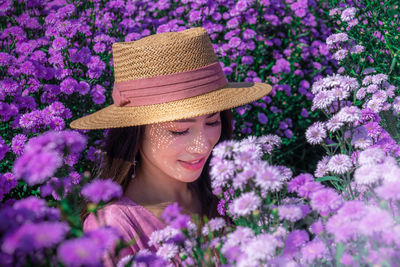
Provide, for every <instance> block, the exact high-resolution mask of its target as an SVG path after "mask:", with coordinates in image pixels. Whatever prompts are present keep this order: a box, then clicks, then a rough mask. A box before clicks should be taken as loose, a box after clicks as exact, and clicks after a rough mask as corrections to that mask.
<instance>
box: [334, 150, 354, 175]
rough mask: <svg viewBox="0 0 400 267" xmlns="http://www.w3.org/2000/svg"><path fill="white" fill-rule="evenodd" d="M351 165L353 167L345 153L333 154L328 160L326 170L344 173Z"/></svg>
mask: <svg viewBox="0 0 400 267" xmlns="http://www.w3.org/2000/svg"><path fill="white" fill-rule="evenodd" d="M351 167H353V163H352V162H351V158H350V157H349V156H347V155H345V154H339V155H334V156H332V157H331V158H330V159H329V162H328V170H329V171H331V172H334V173H337V174H345V173H346V172H348V171H349V170H350V169H351Z"/></svg>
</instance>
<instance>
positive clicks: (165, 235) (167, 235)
mask: <svg viewBox="0 0 400 267" xmlns="http://www.w3.org/2000/svg"><path fill="white" fill-rule="evenodd" d="M178 234H180V230H178V229H176V228H174V227H171V226H170V225H167V226H166V227H165V228H163V229H161V230H157V231H154V232H153V233H151V235H150V238H149V242H148V244H149V245H150V246H156V245H160V244H162V243H165V242H168V241H169V240H170V239H172V238H174V237H175V236H177V235H178Z"/></svg>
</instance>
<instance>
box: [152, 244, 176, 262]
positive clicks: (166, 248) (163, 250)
mask: <svg viewBox="0 0 400 267" xmlns="http://www.w3.org/2000/svg"><path fill="white" fill-rule="evenodd" d="M177 253H178V246H176V245H175V244H173V243H165V244H162V245H161V246H160V247H159V249H158V250H157V256H159V257H161V258H163V259H165V260H169V259H172V258H173V257H175V255H176V254H177Z"/></svg>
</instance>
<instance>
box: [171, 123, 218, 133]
mask: <svg viewBox="0 0 400 267" xmlns="http://www.w3.org/2000/svg"><path fill="white" fill-rule="evenodd" d="M220 124H221V121H220V120H216V121H214V122H208V123H206V125H207V126H218V125H220ZM170 133H171V134H173V135H185V134H187V133H189V129H186V130H184V131H170Z"/></svg>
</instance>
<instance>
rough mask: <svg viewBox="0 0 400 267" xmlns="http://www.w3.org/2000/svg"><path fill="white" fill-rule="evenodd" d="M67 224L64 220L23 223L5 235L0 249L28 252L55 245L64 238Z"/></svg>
mask: <svg viewBox="0 0 400 267" xmlns="http://www.w3.org/2000/svg"><path fill="white" fill-rule="evenodd" d="M68 231H69V226H68V225H67V224H66V223H65V222H41V223H36V224H33V223H25V224H23V225H22V226H21V227H20V228H18V229H17V230H16V231H15V232H14V233H11V234H10V235H7V236H6V238H5V239H4V240H3V244H2V246H1V249H2V250H3V252H6V253H8V254H14V253H16V252H17V251H19V252H25V253H29V252H31V251H34V250H41V249H44V248H50V247H52V246H55V245H56V244H58V243H60V242H61V241H62V240H64V237H65V236H66V234H67V232H68Z"/></svg>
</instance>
